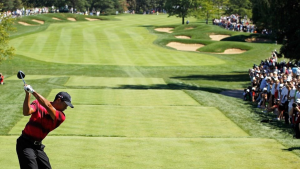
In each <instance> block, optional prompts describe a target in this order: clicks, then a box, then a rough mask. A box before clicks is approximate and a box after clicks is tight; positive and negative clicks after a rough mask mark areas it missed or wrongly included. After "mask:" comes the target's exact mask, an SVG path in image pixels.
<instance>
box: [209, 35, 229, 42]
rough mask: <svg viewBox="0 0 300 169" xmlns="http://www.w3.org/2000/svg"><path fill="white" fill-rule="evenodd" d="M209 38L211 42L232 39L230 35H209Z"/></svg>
mask: <svg viewBox="0 0 300 169" xmlns="http://www.w3.org/2000/svg"><path fill="white" fill-rule="evenodd" d="M209 37H210V38H211V40H215V41H220V40H222V39H224V38H228V37H230V36H229V35H209Z"/></svg>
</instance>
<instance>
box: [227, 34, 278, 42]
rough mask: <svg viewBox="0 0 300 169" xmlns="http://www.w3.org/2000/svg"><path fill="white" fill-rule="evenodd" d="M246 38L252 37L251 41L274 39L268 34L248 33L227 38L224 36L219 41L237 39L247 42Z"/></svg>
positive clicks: (269, 40)
mask: <svg viewBox="0 0 300 169" xmlns="http://www.w3.org/2000/svg"><path fill="white" fill-rule="evenodd" d="M248 39H253V40H252V43H253V42H254V43H274V40H273V39H271V37H270V36H267V35H262V34H249V35H236V36H231V37H228V38H224V39H222V40H221V41H238V42H247V41H248Z"/></svg>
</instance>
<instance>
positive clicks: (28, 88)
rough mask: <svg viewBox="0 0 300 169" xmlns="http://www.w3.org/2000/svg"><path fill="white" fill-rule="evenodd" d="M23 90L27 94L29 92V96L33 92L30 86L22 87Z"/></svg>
mask: <svg viewBox="0 0 300 169" xmlns="http://www.w3.org/2000/svg"><path fill="white" fill-rule="evenodd" d="M24 90H26V91H27V92H29V93H31V94H32V93H33V92H34V90H33V88H32V87H31V86H30V85H27V86H24Z"/></svg>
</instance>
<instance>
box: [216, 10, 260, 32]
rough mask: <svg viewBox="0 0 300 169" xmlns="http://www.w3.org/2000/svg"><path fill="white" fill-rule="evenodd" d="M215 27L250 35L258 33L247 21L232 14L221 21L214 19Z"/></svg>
mask: <svg viewBox="0 0 300 169" xmlns="http://www.w3.org/2000/svg"><path fill="white" fill-rule="evenodd" d="M212 21H213V25H218V26H220V27H223V28H225V29H227V30H232V31H243V32H249V33H256V27H255V25H254V24H251V22H250V21H249V20H248V19H247V16H245V17H244V18H242V17H240V16H239V15H238V14H232V15H230V16H221V17H220V19H216V18H215V19H213V20H212Z"/></svg>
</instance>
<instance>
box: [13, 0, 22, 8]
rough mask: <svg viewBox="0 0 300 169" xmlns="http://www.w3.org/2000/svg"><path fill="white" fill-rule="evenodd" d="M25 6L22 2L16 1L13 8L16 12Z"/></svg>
mask: <svg viewBox="0 0 300 169" xmlns="http://www.w3.org/2000/svg"><path fill="white" fill-rule="evenodd" d="M22 7H23V6H22V1H21V0H14V7H13V10H16V9H21V8H22Z"/></svg>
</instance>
